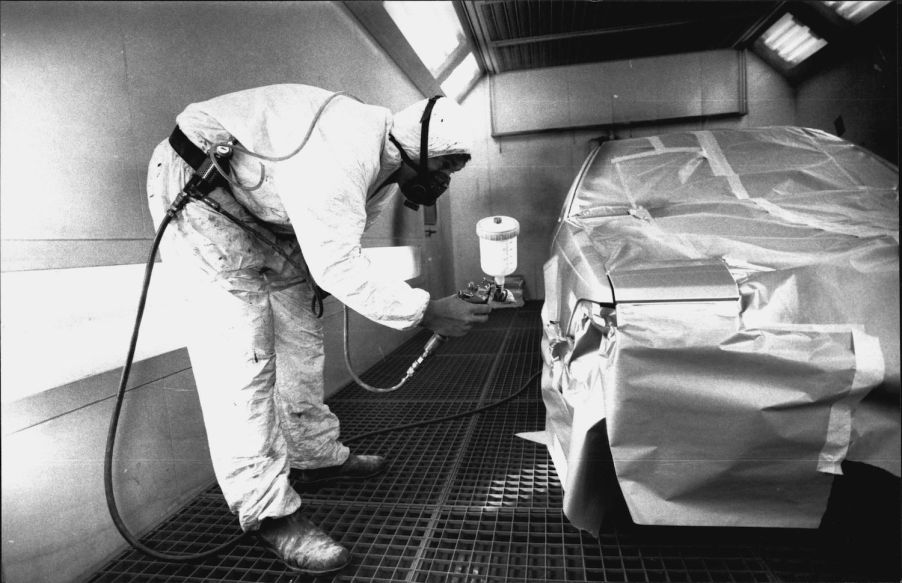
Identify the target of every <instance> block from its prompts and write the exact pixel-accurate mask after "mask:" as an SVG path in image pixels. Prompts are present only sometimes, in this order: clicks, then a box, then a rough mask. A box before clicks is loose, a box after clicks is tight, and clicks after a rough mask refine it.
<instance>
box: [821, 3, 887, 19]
mask: <svg viewBox="0 0 902 583" xmlns="http://www.w3.org/2000/svg"><path fill="white" fill-rule="evenodd" d="M824 4H826V5H827V6H829V7H830V8H832V9H833V10H835V11H836V13H837V14H839V15H840V16H842V17H843V18H845V19H846V20H849V21H851V22H854V23H856V24H857V23H859V22H861V21H862V20H864V19H865V18H867V17H868V16H870V15H871V14H873V13H875V12H877V11H878V10H880V9H881V8H883V7H884V6H886V5H887V4H889V0H886V1H885V2H877V1H874V0H871V1H869V2H861V1H852V0H847V1H841V0H828V1H826V2H824Z"/></svg>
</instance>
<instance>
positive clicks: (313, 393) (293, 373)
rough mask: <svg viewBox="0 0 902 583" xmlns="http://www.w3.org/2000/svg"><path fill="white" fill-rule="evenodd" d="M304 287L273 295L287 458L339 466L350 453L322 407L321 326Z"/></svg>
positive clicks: (297, 464)
mask: <svg viewBox="0 0 902 583" xmlns="http://www.w3.org/2000/svg"><path fill="white" fill-rule="evenodd" d="M312 295H313V294H312V292H311V290H310V288H309V286H308V285H306V284H305V283H302V284H298V285H294V286H291V287H289V288H286V289H283V290H280V291H275V292H273V294H272V307H273V317H274V320H275V342H276V355H277V357H276V394H275V401H276V407H277V409H278V414H279V418H280V421H281V423H282V431H283V435H284V436H285V440H286V441H287V443H288V458H289V462H290V464H291V466H292V467H294V468H298V469H307V468H321V467H326V466H337V465H341V464H343V463H344V462H345V460H347V458H348V448H347V447H346V446H344V445H342V444H341V442H340V441H339V422H338V418H337V417H336V416H335V414H334V413H332V411H331V410H330V409H329V406H328V405H326V404H324V403H323V391H324V388H323V362H324V352H323V326H322V322H321V321H320V320H319V319H317V318H316V316H315V315H314V314H313V311H312V310H311V309H310V304H311V299H312Z"/></svg>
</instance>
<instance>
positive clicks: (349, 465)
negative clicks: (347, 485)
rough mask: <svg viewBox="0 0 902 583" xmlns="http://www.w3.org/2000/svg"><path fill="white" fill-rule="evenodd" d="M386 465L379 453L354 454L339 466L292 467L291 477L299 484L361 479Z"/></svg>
mask: <svg viewBox="0 0 902 583" xmlns="http://www.w3.org/2000/svg"><path fill="white" fill-rule="evenodd" d="M386 467H388V465H387V464H386V462H385V458H384V457H382V456H381V455H354V454H351V455H349V456H348V459H347V461H346V462H345V463H343V464H341V465H340V466H330V467H327V468H316V469H313V470H299V469H296V468H292V470H291V474H290V475H291V478H292V479H293V480H296V481H297V482H298V483H299V484H302V485H307V484H318V483H320V482H327V481H330V480H363V479H366V478H372V477H373V476H377V475H379V474H381V473H382V472H384V471H385V468H386Z"/></svg>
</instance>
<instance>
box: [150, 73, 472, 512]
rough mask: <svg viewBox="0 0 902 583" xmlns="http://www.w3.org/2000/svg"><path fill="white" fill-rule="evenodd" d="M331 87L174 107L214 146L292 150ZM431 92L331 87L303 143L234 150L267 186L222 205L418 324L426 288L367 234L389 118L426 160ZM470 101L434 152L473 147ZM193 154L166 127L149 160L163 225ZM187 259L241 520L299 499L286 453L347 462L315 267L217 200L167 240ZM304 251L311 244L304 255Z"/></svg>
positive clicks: (191, 330) (191, 321)
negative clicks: (402, 97)
mask: <svg viewBox="0 0 902 583" xmlns="http://www.w3.org/2000/svg"><path fill="white" fill-rule="evenodd" d="M332 95H333V94H332V93H331V92H328V91H325V90H322V89H318V88H315V87H309V86H305V85H272V86H268V87H262V88H258V89H250V90H246V91H239V92H237V93H231V94H228V95H224V96H222V97H217V98H214V99H211V100H209V101H205V102H201V103H195V104H191V105H189V106H188V107H187V108H186V109H185V110H184V111H183V112H182V113H181V114H180V115H179V116H178V117H177V119H176V122H177V124H178V126H179V128H180V129H181V130H182V132H183V133H184V134H185V135H186V136H187V137H188V138H189V139H190V140H191V141H192V142H193V143H194V144H195V145H197V146H198V147H200V148H201V149H202V150H203V151H205V152H206V151H207V150H208V149H209V147H210V146H211V145H212V144H214V143H216V142H220V141H225V140H227V139H229V138H234V139H236V140H237V141H238V142H239V143H240V145H241V146H243V147H244V148H247V149H248V150H250V151H252V152H257V153H260V154H264V155H267V156H270V157H279V156H284V155H286V154H288V153H290V152H293V151H294V150H295V149H296V148H297V147H298V146H299V145H300V144H301V143H302V141H303V139H304V137H305V135H306V134H307V131H308V129H309V128H310V126H311V123H312V122H313V121H314V118H315V115H316V113H317V111H318V110H319V109H320V107H321V106H322V105H323V104H324V103H325V102H326V101H327V100H328V99H329V98H330V97H331V96H332ZM425 104H426V101H425V100H423V101H421V102H418V103H416V104H414V105H412V106H410V107H409V108H407V109H405V110H403V111H402V112H400V113H398V114H397V115H395V116H393V115H392V113H391V112H390V111H389V110H387V109H385V108H383V107H377V106H371V105H366V104H363V103H360V102H358V101H356V100H355V99H353V98H350V97H347V96H338V97H336V98H334V99H332V100H331V102H329V103H328V104H327V105H326V106H325V108H324V109H323V110H322V114H321V116H320V117H319V119H318V120H317V121H316V124H315V126H314V127H313V131H312V133H311V134H310V137H309V140H308V142H307V143H306V145H305V146H304V148H303V149H302V150H301V151H300V152H299V153H298V154H297V155H295V156H293V157H291V158H289V159H287V160H284V161H281V162H268V161H262V160H260V159H258V158H255V157H251V156H249V155H246V154H243V153H241V152H240V151H236V152H235V155H234V157H233V158H232V161H231V164H232V173H233V177H234V178H236V179H237V180H238V181H239V182H240V183H241V184H242V185H247V186H251V185H255V184H257V183H258V181H259V179H260V176H261V164H262V171H263V172H265V175H264V176H265V177H264V180H263V182H262V185H261V186H260V188H258V189H256V190H250V189H249V188H248V189H239V188H232V189H231V190H232V192H231V193H229V192H228V191H226V190H224V189H216V190H214V191H213V192H212V193H211V194H210V196H211V198H213V199H214V200H216V201H217V202H219V203H220V204H221V205H222V207H223V208H224V209H225V210H227V211H229V212H231V213H232V214H234V215H237V216H238V217H240V218H241V219H242V220H246V221H248V222H249V223H250V224H251V225H252V226H253V227H254V228H255V229H256V230H258V231H260V232H261V233H263V234H264V235H266V236H267V237H268V238H269V239H270V240H277V241H278V243H279V245H280V246H281V247H282V248H283V249H284V250H285V251H287V252H289V253H292V254H293V255H294V257H296V258H297V259H298V260H299V261H297V263H301V264H303V261H306V265H307V266H308V269H309V275H312V277H313V280H314V281H315V282H316V283H317V284H318V285H319V286H320V287H322V288H324V289H325V290H327V291H328V292H330V293H331V294H332V295H334V296H335V297H336V298H337V299H338V300H340V301H341V302H343V303H344V304H346V305H347V306H348V307H350V308H351V309H353V310H355V311H357V312H358V313H360V314H362V315H364V316H366V317H368V318H370V319H371V320H373V321H375V322H377V323H380V324H383V325H386V326H389V327H392V328H395V329H399V330H403V329H407V328H411V327H413V326H416V325H417V324H419V323H420V321H421V320H422V318H423V313H424V311H425V309H426V306H427V303H428V301H429V294H428V292H426V291H425V290H422V289H413V288H411V287H410V286H409V285H407V284H406V283H405V282H403V281H397V280H392V279H388V278H386V277H385V276H384V275H382V274H380V273H378V272H376V271H375V270H374V269H373V268H372V266H371V265H370V263H369V261H368V260H367V259H366V257H365V256H364V255H363V254H362V253H361V245H360V240H361V236H362V235H363V232H364V230H365V229H366V228H367V227H368V226H369V225H371V224H372V222H373V221H374V220H375V219H376V217H377V216H378V215H379V213H380V212H381V210H382V209H383V208H384V207H385V206H386V204H387V203H388V202H389V201H390V200H391V198H392V197H393V196H394V195H395V194H396V192H397V191H398V188H397V186H396V185H394V184H392V185H391V186H390V187H382V186H383V185H384V183H385V180H386V179H387V178H389V176H390V175H391V174H392V173H393V172H394V171H395V170H397V169H398V167H399V166H400V163H401V162H400V160H401V158H400V155H399V154H398V151H397V149H396V148H395V146H394V145H392V144H391V143H390V141H389V139H388V136H389V132H390V131H391V132H392V135H394V136H395V138H396V139H397V140H398V141H399V142H400V143H401V144H402V145H403V146H404V147H405V149H406V150H407V152H408V154H409V155H411V156H412V157H413V158H414V159H415V160H416V159H418V157H419V143H420V117H421V115H422V112H423V109H424V107H425ZM459 115H460V114H459V107H458V106H457V105H456V104H455V103H453V102H451V101H450V100H448V99H440V100H438V102H437V103H436V105H435V108H434V109H433V113H432V117H431V121H430V126H429V153H430V156H440V155H445V154H455V153H469V145H468V143H467V141H466V140H467V135H466V133H465V132H463V131H462V128H461V126H460V125H459V123H460V122H461V121H462V120H461V119H460V117H459ZM192 172H193V171H192V169H191V168H190V167H189V166H188V165H187V164H186V163H185V162H184V161H183V160H182V159H181V158H180V157H179V156H178V154H176V153H175V151H174V150H173V149H172V148H171V146H170V145H169V143H168V141H163V142H162V143H160V144H159V145H158V146H157V148H156V150H155V151H154V153H153V157H152V160H151V162H150V166H149V172H148V179H147V191H148V201H149V206H150V212H151V215H152V216H153V220H154V224H155V225H156V226H159V224H160V222H161V221H162V219H163V216H164V215H165V212H166V210H167V209H168V208H169V206H170V204H171V202H172V201H173V200H174V199H175V197H176V195H177V194H178V193H179V191H180V190H181V188H182V187H183V186H184V185H185V183H186V182H187V181H188V179H189V178H190V176H191V174H192ZM162 255H163V259H164V261H166V262H167V267H168V266H169V265H170V264H171V265H174V266H175V268H177V269H178V270H179V272H180V277H181V278H182V279H181V281H183V282H184V286H183V289H184V291H185V294H186V297H187V299H188V302H189V308H188V309H187V310H186V313H185V315H184V316H183V317H182V319H183V320H184V322H183V323H184V325H185V326H184V327H185V329H186V332H187V334H188V350H189V354H190V356H191V363H192V367H193V370H194V375H195V379H196V382H197V389H198V394H199V397H200V401H201V406H202V409H203V415H204V422H205V425H206V430H207V437H208V441H209V445H210V454H211V457H212V460H213V468H214V471H215V473H216V477H217V480H218V481H219V485H220V487H221V488H222V491H223V494H224V495H225V498H226V500H227V502H228V504H229V507H230V508H231V509H232V511H233V512H234V513H236V514H237V515H238V518H239V521H240V523H241V526H242V528H243V529H245V530H254V529H256V528H257V527H258V526H259V521H260V520H261V519H263V518H266V517H279V516H285V515H288V514H290V513H292V512H294V511H295V510H296V509H297V508H298V507H299V506H300V497H299V496H298V494H297V493H296V492H295V491H294V489H292V488H291V486H290V484H289V481H288V470H289V468H290V467H295V468H300V469H310V468H318V467H328V466H334V465H339V464H341V463H343V462H344V461H345V460H346V459H347V457H348V449H347V447H345V446H344V445H342V444H341V443H340V441H339V440H338V436H339V423H338V419H337V418H336V417H335V415H334V414H333V413H332V412H331V411H330V410H329V407H328V406H326V405H324V404H323V331H322V326H321V323H320V321H319V320H318V319H317V318H316V317H315V315H314V314H313V313H312V312H311V308H310V305H311V297H312V292H311V291H310V288H309V286H308V284H307V283H306V279H307V278H308V277H309V276H308V274H307V273H304V272H302V271H299V270H298V269H297V268H295V267H293V266H292V265H291V264H290V263H289V262H287V261H285V259H284V258H282V257H280V256H279V255H278V254H276V253H275V252H273V251H272V250H270V249H269V248H268V247H266V246H265V245H263V244H262V243H260V242H259V241H258V240H257V239H255V238H254V237H253V236H251V235H249V234H247V233H246V232H245V231H243V230H241V229H239V228H238V227H237V226H235V225H234V224H232V223H231V222H230V221H229V220H228V219H226V218H224V217H222V216H221V215H219V214H217V213H215V212H213V211H212V210H210V209H209V208H208V207H207V206H206V205H204V204H202V203H197V202H191V203H189V204H188V205H186V206H185V208H184V209H182V210H181V212H179V214H178V215H177V217H176V218H175V219H174V220H173V221H172V222H171V223H170V225H169V227H168V228H167V230H166V234H165V236H164V239H163V242H162ZM301 255H303V257H301Z"/></svg>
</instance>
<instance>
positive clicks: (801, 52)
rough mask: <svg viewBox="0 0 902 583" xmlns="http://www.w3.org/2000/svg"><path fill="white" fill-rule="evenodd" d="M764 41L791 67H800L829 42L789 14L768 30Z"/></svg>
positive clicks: (763, 37)
mask: <svg viewBox="0 0 902 583" xmlns="http://www.w3.org/2000/svg"><path fill="white" fill-rule="evenodd" d="M762 40H763V41H764V45H765V46H766V47H767V48H769V49H770V50H772V51H774V52H775V53H777V55H778V56H779V57H780V58H781V59H783V60H784V61H786V62H787V63H789V64H790V65H798V64H799V63H801V62H802V61H804V60H805V59H807V58H808V57H810V56H811V55H813V54H814V53H816V52H817V51H819V50H820V49H822V48H823V47H824V46H826V45H827V41H825V40H824V39H822V38H821V37H819V36H817V35H816V34H814V33H813V32H811V29H810V28H808V27H807V26H805V25H804V24H801V23H799V22H798V21H797V20H796V19H795V18H793V17H792V15H791V14H788V13H787V14H784V15H783V17H782V18H780V20H778V21H777V22H775V23H774V24H773V25H772V26H771V27H770V28H769V29H767V31H766V32H765V33H764V35H763V36H762Z"/></svg>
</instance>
